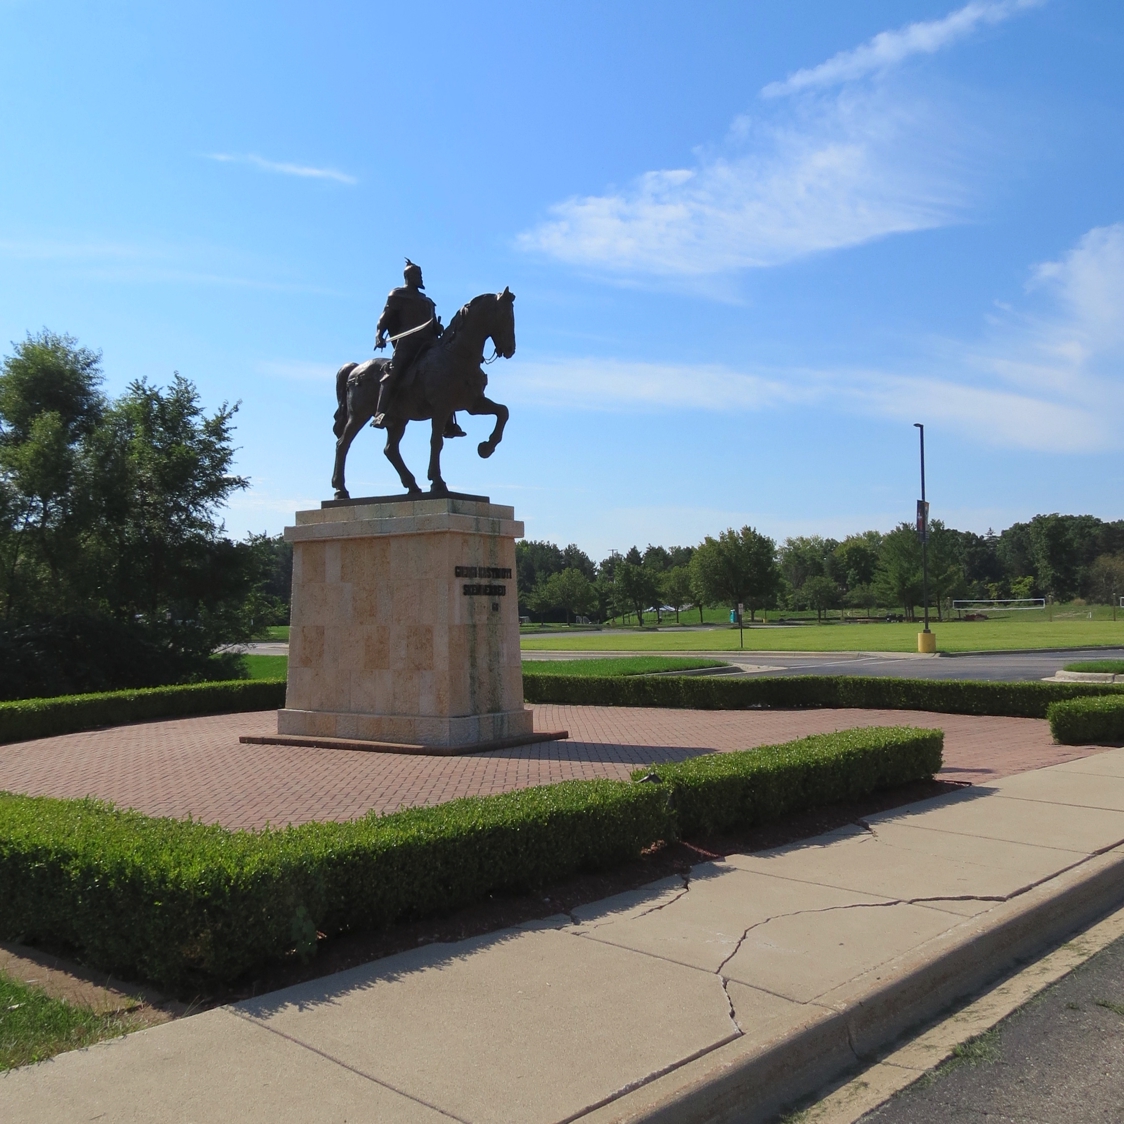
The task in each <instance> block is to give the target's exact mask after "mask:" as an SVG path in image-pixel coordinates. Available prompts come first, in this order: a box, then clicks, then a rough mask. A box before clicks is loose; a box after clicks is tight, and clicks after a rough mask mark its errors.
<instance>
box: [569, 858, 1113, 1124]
mask: <svg viewBox="0 0 1124 1124" xmlns="http://www.w3.org/2000/svg"><path fill="white" fill-rule="evenodd" d="M1121 904H1124V843H1118V844H1116V845H1115V847H1114V849H1111V850H1108V851H1107V852H1101V853H1099V854H1097V855H1094V856H1092V857H1091V858H1089V859H1086V860H1085V861H1084V862H1082V863H1080V864H1079V865H1078V866H1076V867H1072V868H1070V869H1069V870H1067V871H1064V872H1062V873H1061V874H1059V875H1056V876H1055V877H1053V878H1051V879H1048V880H1047V881H1046V882H1043V883H1041V884H1039V885H1037V886H1035V887H1032V888H1031V889H1030V890H1027V891H1025V892H1023V893H1021V894H1019V895H1018V896H1016V897H1014V898H1012V899H1009V900H1007V901H1004V902H1001V903H999V904H998V905H997V906H996V908H995V909H994V910H989V911H988V912H987V913H985V914H982V915H980V916H978V917H975V918H969V919H967V920H965V922H964V923H963V924H962V925H959V926H957V928H956V929H955V930H953V931H952V932H951V933H946V934H944V935H943V936H941V937H938V938H936V939H935V940H933V941H931V942H929V943H928V944H927V945H925V946H922V947H921V949H919V950H915V951H914V952H913V953H912V954H911V955H910V956H907V957H903V958H900V959H898V960H896V961H891V962H890V963H888V964H884V965H881V966H880V967H878V968H875V969H873V970H872V971H871V972H868V973H867V974H866V976H865V977H864V978H860V979H859V980H857V981H854V982H853V983H851V984H848V985H844V987H842V988H839V989H836V990H835V991H834V992H829V993H828V994H827V995H825V996H821V997H819V999H818V1000H817V1001H816V1003H815V1004H814V1005H813V1004H809V1007H810V1008H812V1009H810V1010H809V1014H808V1019H807V1021H806V1022H805V1023H804V1025H803V1026H802V1027H800V1028H799V1029H797V1030H795V1031H794V1032H791V1033H789V1034H787V1035H786V1036H784V1037H783V1038H778V1039H776V1040H773V1041H768V1042H765V1043H761V1042H760V1041H755V1042H752V1043H750V1042H746V1041H745V1040H744V1039H736V1040H735V1041H733V1042H730V1043H727V1044H726V1045H724V1046H720V1047H718V1048H717V1049H715V1050H712V1051H711V1052H710V1053H708V1054H706V1055H705V1056H703V1057H701V1058H698V1059H696V1060H695V1061H692V1062H688V1063H687V1064H685V1065H683V1066H680V1067H679V1068H678V1069H676V1070H674V1071H673V1072H672V1073H669V1074H666V1075H664V1076H663V1077H660V1078H657V1079H656V1080H655V1081H652V1082H650V1083H649V1084H647V1085H644V1086H642V1087H641V1088H638V1089H634V1090H632V1091H630V1092H627V1093H625V1095H624V1096H622V1097H619V1098H617V1099H616V1100H614V1101H612V1102H611V1103H610V1104H607V1105H604V1106H603V1107H601V1108H599V1109H595V1110H594V1111H592V1112H589V1113H586V1114H584V1115H581V1116H579V1117H577V1118H574V1119H580V1120H581V1121H583V1122H588V1124H625V1122H629V1124H639V1122H641V1121H643V1122H644V1124H735V1122H736V1124H765V1122H767V1121H770V1120H772V1119H774V1118H775V1116H776V1115H777V1113H779V1112H780V1111H782V1110H783V1109H785V1108H786V1107H788V1106H790V1105H792V1104H794V1103H796V1102H798V1101H800V1100H801V1099H803V1098H805V1097H807V1096H809V1095H811V1094H813V1093H815V1092H816V1091H817V1090H820V1089H822V1088H824V1087H825V1086H828V1085H830V1084H831V1083H832V1082H834V1081H837V1080H838V1079H839V1078H841V1077H842V1076H844V1075H845V1074H846V1073H848V1072H850V1071H853V1070H854V1069H855V1068H856V1067H857V1066H858V1065H859V1064H861V1063H863V1062H870V1061H874V1060H876V1056H877V1054H878V1052H879V1051H880V1050H881V1049H883V1048H884V1047H886V1046H888V1045H890V1044H891V1043H892V1042H893V1041H894V1040H895V1039H897V1038H899V1037H900V1036H901V1035H902V1034H903V1033H905V1032H906V1031H909V1030H912V1029H914V1028H917V1027H920V1026H922V1025H923V1024H925V1023H927V1022H929V1021H931V1020H932V1019H933V1018H934V1017H935V1016H937V1015H939V1014H940V1013H941V1012H942V1011H944V1010H945V1009H947V1008H948V1007H950V1006H951V1005H952V1004H954V1003H956V1002H957V1001H960V1000H963V999H966V998H968V997H969V996H972V995H973V994H975V993H976V992H978V991H980V990H981V989H982V988H984V987H986V986H988V985H990V984H993V983H995V982H997V981H998V980H999V979H1000V978H1001V977H1003V976H1005V975H1007V974H1008V973H1009V972H1011V971H1012V970H1013V969H1015V968H1016V967H1018V966H1019V965H1020V964H1021V963H1024V962H1026V961H1027V960H1029V959H1031V958H1033V957H1035V956H1036V955H1040V954H1041V953H1042V952H1043V951H1044V950H1046V949H1048V948H1050V947H1052V946H1054V945H1056V944H1058V943H1059V942H1060V941H1062V940H1064V939H1065V938H1067V937H1069V936H1070V935H1072V934H1075V933H1077V932H1079V931H1080V930H1082V929H1084V928H1086V927H1087V926H1088V925H1090V924H1091V923H1092V922H1094V921H1096V920H1099V919H1100V918H1101V917H1103V916H1104V915H1105V914H1107V913H1109V912H1111V911H1112V910H1114V909H1116V908H1118V907H1119V906H1120V905H1121Z"/></svg>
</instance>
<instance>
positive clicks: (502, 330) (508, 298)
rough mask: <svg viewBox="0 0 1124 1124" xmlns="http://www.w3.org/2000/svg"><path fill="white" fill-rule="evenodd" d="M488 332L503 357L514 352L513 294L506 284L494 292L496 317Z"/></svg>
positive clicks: (509, 356)
mask: <svg viewBox="0 0 1124 1124" xmlns="http://www.w3.org/2000/svg"><path fill="white" fill-rule="evenodd" d="M489 334H490V335H491V337H492V343H494V344H495V345H496V351H497V352H499V354H500V355H502V356H503V357H504V358H505V359H510V358H511V357H512V356H513V355H514V354H515V294H514V293H513V292H512V291H511V290H510V289H509V288H507V286H506V285H505V286H504V290H503V292H502V293H497V294H496V319H495V321H494V322H493V324H492V329H491V332H490V333H489Z"/></svg>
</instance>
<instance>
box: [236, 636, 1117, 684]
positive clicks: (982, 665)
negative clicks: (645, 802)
mask: <svg viewBox="0 0 1124 1124" xmlns="http://www.w3.org/2000/svg"><path fill="white" fill-rule="evenodd" d="M246 650H247V651H248V652H250V653H252V654H254V655H261V656H287V655H288V654H289V645H288V644H284V643H277V642H273V643H262V644H249V645H247V646H246ZM630 654H634V655H645V656H649V655H660V654H661V653H659V652H636V653H628V652H524V653H523V658H524V659H525V660H573V659H588V658H594V659H605V658H606V657H612V656H615V655H616V656H627V655H630ZM664 654H666V655H669V656H691V655H696V654H703V655H708V656H713V657H714V659H720V660H722V661H724V662H725V663H732V664H736V665H738V666H739V667H742V668H743V669H744V670H745V673H746V674H749V675H891V676H898V677H900V678H904V679H985V680H1005V681H1008V682H1010V681H1012V680H1021V679H1023V680H1025V679H1046V678H1048V677H1049V676H1051V675H1053V674H1054V672H1056V671H1058V670H1060V669H1061V668H1062V667H1064V666H1065V665H1066V664H1068V663H1073V662H1074V661H1076V660H1109V659H1110V660H1121V659H1124V648H1109V649H1106V648H1094V649H1090V650H1080V649H1069V650H1066V651H1060V652H985V653H979V654H972V655H962V656H915V655H911V654H902V655H892V654H888V653H876V654H870V653H866V654H864V653H858V654H856V653H848V652H822V653H821V652H788V653H783V654H781V653H775V652H702V653H694V652H667V653H664Z"/></svg>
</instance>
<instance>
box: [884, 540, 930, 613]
mask: <svg viewBox="0 0 1124 1124" xmlns="http://www.w3.org/2000/svg"><path fill="white" fill-rule="evenodd" d="M874 588H875V590H876V591H877V593H878V597H879V600H880V601H881V602H882V603H883V604H884V605H901V607H902V609H903V611H904V612H905V616H906V619H907V620H914V619H915V618H914V612H913V610H914V606H916V605H918V604H919V603H920V601H921V543H920V541H919V539H918V538H917V531H916V529H915V528H914V527H913V526H912V525H911V524H909V523H900V524H899V525H898V526H897V527H895V528H894V529H893V530H892V531H891V532H890V533H889V534H888V535H886V536H885V537H884V538H883V540H882V551H881V554H880V556H879V559H878V570H877V572H876V574H875V579H874Z"/></svg>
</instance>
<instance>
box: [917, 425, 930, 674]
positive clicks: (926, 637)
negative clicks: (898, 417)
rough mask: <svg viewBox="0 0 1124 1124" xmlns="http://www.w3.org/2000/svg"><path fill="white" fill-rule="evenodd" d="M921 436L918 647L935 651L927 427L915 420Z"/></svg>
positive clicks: (918, 523) (918, 519)
mask: <svg viewBox="0 0 1124 1124" xmlns="http://www.w3.org/2000/svg"><path fill="white" fill-rule="evenodd" d="M913 425H914V427H915V428H916V429H917V431H918V432H919V434H920V436H921V499H920V501H919V502H918V504H917V533H918V535H919V536H920V538H921V597H922V600H923V601H924V603H925V605H924V608H925V631H924V632H923V633H922V634H921V635H920V636H919V637H918V638H917V647H918V650H919V651H922V652H935V651H936V644H935V643H934V642H933V640H932V639H931V637H932V635H933V634H932V633H931V632H930V631H929V504H928V501H927V500H926V499H925V427H924V426H923V425H922V424H921V422H914V423H913Z"/></svg>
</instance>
